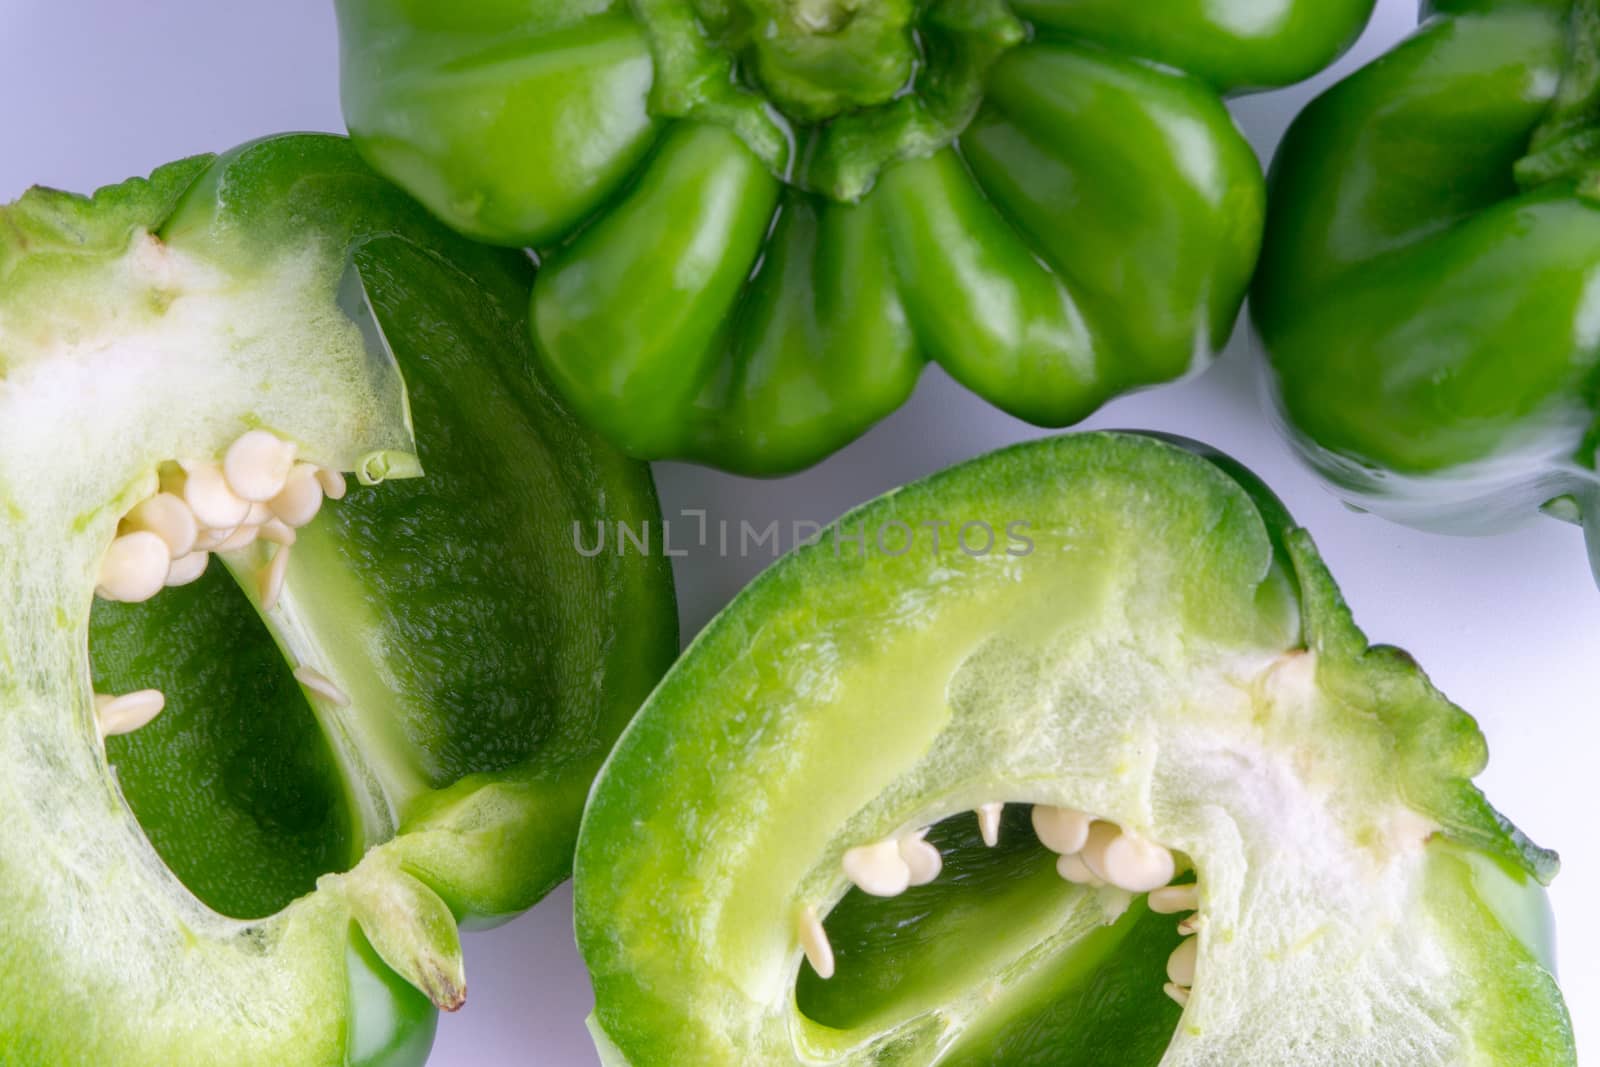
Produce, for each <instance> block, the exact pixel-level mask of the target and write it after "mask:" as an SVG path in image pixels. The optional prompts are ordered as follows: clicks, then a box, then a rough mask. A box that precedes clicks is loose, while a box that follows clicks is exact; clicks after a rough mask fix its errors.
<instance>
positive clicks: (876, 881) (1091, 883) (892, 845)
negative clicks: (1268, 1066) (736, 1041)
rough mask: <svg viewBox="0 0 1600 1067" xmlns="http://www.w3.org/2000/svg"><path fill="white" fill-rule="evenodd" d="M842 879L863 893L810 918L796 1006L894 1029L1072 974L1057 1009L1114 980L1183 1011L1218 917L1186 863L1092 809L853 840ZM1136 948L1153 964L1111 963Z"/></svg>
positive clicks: (841, 1025)
mask: <svg viewBox="0 0 1600 1067" xmlns="http://www.w3.org/2000/svg"><path fill="white" fill-rule="evenodd" d="M841 873H842V874H843V875H844V877H845V878H846V879H847V880H848V881H849V882H850V883H851V885H852V889H851V890H850V891H849V892H847V893H846V895H845V897H844V898H843V899H842V900H840V902H839V903H838V905H837V906H836V907H834V908H833V910H832V911H831V912H828V913H827V914H826V916H825V918H819V917H818V916H819V914H820V913H821V912H823V911H824V910H825V909H824V908H822V907H820V906H818V905H817V904H812V905H810V906H803V907H802V908H801V909H800V910H799V912H798V913H797V919H796V942H797V945H798V946H799V947H800V949H801V950H802V953H803V955H804V957H805V960H806V961H807V962H803V963H802V965H801V968H800V974H799V977H798V980H797V985H796V1005H797V1007H798V1009H799V1010H800V1011H801V1012H802V1014H804V1015H805V1016H806V1017H808V1018H810V1019H811V1020H813V1021H815V1022H819V1023H822V1024H824V1025H826V1026H829V1027H834V1028H837V1029H840V1030H847V1031H848V1030H851V1029H854V1028H857V1027H861V1028H866V1029H869V1030H870V1029H873V1028H890V1027H893V1026H894V1025H896V1024H898V1023H900V1022H910V1021H911V1020H914V1019H915V1018H916V1017H917V1016H918V1015H919V1014H920V1013H923V1012H926V1011H927V1010H929V1009H930V1008H936V1007H939V1006H941V1005H948V1004H950V1003H951V1002H952V1001H954V1000H958V999H960V998H961V997H962V996H963V995H971V994H972V992H973V991H974V990H977V989H981V988H984V987H988V986H991V985H992V984H993V983H995V982H999V983H1002V984H1007V983H1013V982H1014V983H1017V984H1018V985H1019V987H1026V988H1028V989H1036V988H1039V987H1041V985H1042V986H1049V985H1051V983H1052V982H1053V983H1055V984H1057V985H1060V984H1061V983H1062V982H1066V983H1067V986H1068V987H1072V988H1067V989H1066V991H1065V992H1064V993H1061V995H1060V996H1057V997H1056V1001H1057V1007H1059V1004H1060V1003H1066V1002H1070V1001H1072V998H1073V997H1074V996H1077V995H1080V994H1081V993H1082V990H1083V989H1087V988H1088V987H1089V986H1092V985H1093V984H1094V983H1096V982H1100V983H1104V982H1107V981H1120V982H1125V983H1131V984H1133V985H1135V986H1136V987H1137V988H1138V989H1140V990H1142V991H1143V992H1142V993H1141V996H1148V997H1151V998H1154V999H1155V1000H1157V1001H1159V1002H1161V1003H1165V1001H1166V998H1170V999H1171V1000H1172V1001H1174V1002H1176V1004H1177V1005H1179V1006H1180V1007H1181V1006H1183V1005H1185V1004H1187V1001H1188V998H1189V996H1190V992H1191V990H1192V988H1193V985H1194V982H1195V970H1196V961H1197V958H1198V947H1199V945H1198V935H1199V932H1200V929H1201V926H1202V922H1203V920H1202V912H1201V895H1200V887H1199V885H1198V884H1197V883H1196V882H1194V881H1193V880H1192V875H1191V873H1190V865H1189V863H1188V861H1187V859H1186V858H1185V857H1183V856H1182V855H1181V854H1175V853H1174V852H1172V851H1171V850H1169V849H1167V848H1165V847H1163V846H1162V845H1161V844H1160V843H1158V842H1155V841H1152V840H1149V839H1148V838H1146V837H1144V836H1142V835H1140V834H1139V833H1137V832H1134V831H1130V830H1129V829H1127V828H1124V827H1121V826H1119V825H1118V824H1117V823H1115V822H1114V821H1111V820H1108V819H1099V818H1096V817H1095V816H1094V815H1092V814H1090V813H1086V812H1079V811H1075V810H1071V809H1065V808H1052V807H1047V806H1043V805H1040V806H1031V807H1030V806H1029V805H1026V804H1009V805H1002V804H1000V803H999V802H994V803H989V804H984V805H981V806H980V807H979V808H978V809H977V810H976V811H975V812H973V813H970V814H963V815H956V816H952V817H951V818H949V819H946V820H943V821H942V822H940V823H938V824H936V825H934V826H932V827H928V828H919V829H916V830H914V831H912V832H910V833H905V834H901V835H897V836H895V837H891V838H887V839H884V840H879V841H868V842H863V843H862V844H860V845H858V846H855V847H853V848H850V849H848V850H846V852H845V854H844V856H843V857H842V859H841ZM1136 926H1137V927H1139V929H1140V931H1142V932H1138V933H1134V934H1132V935H1130V933H1129V932H1130V931H1131V930H1133V929H1134V927H1136ZM1124 942H1126V943H1128V944H1133V945H1136V946H1138V955H1139V957H1140V958H1139V959H1137V960H1133V959H1126V960H1122V961H1120V962H1112V961H1111V957H1114V956H1115V954H1116V951H1117V946H1118V945H1120V944H1122V943H1124ZM1047 943H1049V947H1047V948H1045V947H1042V946H1045V945H1046V944H1047ZM1152 946H1153V947H1152ZM1152 953H1153V954H1152ZM1029 957H1034V958H1035V960H1034V962H1033V963H1029V962H1026V960H1027V959H1028V958H1029ZM1102 957H1106V958H1105V959H1102ZM1040 960H1043V962H1040ZM1163 962H1164V963H1165V966H1163ZM1029 968H1035V969H1036V970H1037V971H1038V973H1036V974H1029V973H1026V972H1028V971H1029ZM1117 970H1120V971H1122V972H1127V973H1121V974H1110V975H1109V977H1108V972H1111V971H1117ZM1045 972H1050V974H1053V975H1054V977H1051V976H1050V974H1046V973H1045ZM1074 983H1076V985H1074ZM1075 989H1076V992H1074V990H1075ZM1163 994H1165V996H1164V997H1163ZM1083 995H1087V994H1083ZM1022 999H1023V1000H1027V1001H1029V1003H1033V1001H1034V999H1036V998H1033V997H1031V996H1025V997H1023V998H1022ZM1034 1006H1035V1007H1037V1008H1038V1010H1040V1011H1041V1012H1048V1011H1051V1010H1056V1009H1052V1008H1051V1007H1050V1006H1048V1005H1046V1004H1044V1003H1042V1002H1041V1003H1039V1004H1035V1005H1034ZM958 1010H960V1009H958ZM1167 1010H1168V1011H1174V1012H1175V1009H1173V1008H1172V1007H1171V1006H1170V1005H1169V1007H1168V1009H1167ZM1174 1021H1175V1019H1174Z"/></svg>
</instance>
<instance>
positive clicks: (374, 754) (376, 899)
mask: <svg viewBox="0 0 1600 1067" xmlns="http://www.w3.org/2000/svg"><path fill="white" fill-rule="evenodd" d="M531 274H532V267H531V265H530V264H529V263H528V262H527V259H526V257H525V256H523V255H521V254H520V253H515V252H506V251H503V250H496V249H488V248H485V247H483V246H480V245H475V244H473V243H471V242H469V241H466V240H464V239H462V238H460V237H459V236H457V235H456V234H454V233H452V232H451V231H449V230H448V229H446V228H445V227H443V226H441V225H439V224H438V223H436V222H435V221H434V220H432V219H431V218H429V217H428V216H427V215H426V213H424V212H423V211H422V210H421V209H420V208H419V207H417V206H416V205H415V203H414V202H413V201H411V200H410V198H409V197H407V196H405V195H404V194H403V193H402V192H401V191H400V190H398V189H396V188H394V187H393V186H392V185H390V184H389V183H388V182H386V181H384V180H383V179H382V178H381V177H379V176H378V175H377V174H375V173H373V172H372V171H371V170H370V168H368V167H367V166H366V165H365V164H364V163H363V162H361V160H360V159H359V158H358V157H357V155H356V153H355V152H354V150H353V149H352V148H351V146H350V144H349V142H348V141H347V140H345V139H343V138H336V137H327V136H288V137H278V138H271V139H267V140H264V141H259V142H255V143H252V144H249V145H246V146H244V147H242V148H239V149H236V150H234V151H232V152H230V153H227V154H225V155H222V156H219V157H214V158H212V157H205V158H197V159H193V160H186V161H182V162H179V163H175V164H171V165H169V166H167V167H164V168H162V169H160V170H158V171H157V172H156V173H155V174H154V175H152V176H151V177H150V178H149V179H148V180H142V179H136V180H133V181H130V182H127V183H125V184H123V185H120V186H115V187H110V188H107V189H103V190H101V191H100V192H99V193H97V194H96V195H95V196H94V197H93V198H92V199H90V198H85V197H78V196H74V195H71V194H67V193H60V192H56V191H53V190H43V189H40V190H34V191H32V192H30V193H28V194H27V195H26V196H24V198H23V199H22V200H20V201H18V202H17V203H16V204H12V205H8V206H6V207H4V208H0V378H3V381H4V386H3V388H0V588H3V589H4V595H3V596H0V664H4V665H5V666H4V668H3V669H0V754H3V756H4V759H3V760H0V944H3V945H4V946H5V948H4V951H3V952H0V992H3V996H0V1061H3V1062H4V1063H6V1064H7V1065H13V1064H14V1065H17V1067H46V1065H50V1067H54V1065H59V1064H118V1065H126V1067H143V1065H151V1067H156V1065H160V1067H168V1065H172V1064H184V1065H194V1067H212V1065H221V1067H247V1065H257V1064H259V1065H263V1067H266V1065H270V1067H286V1065H288V1067H297V1065H350V1067H405V1065H419V1064H421V1063H422V1062H423V1061H424V1060H425V1059H426V1057H427V1054H428V1050H429V1047H430V1045H431V1043H432V1037H433V1032H434V1026H435V1021H436V1018H437V1008H438V1007H442V1008H445V1009H454V1008H456V1007H458V1006H459V1005H460V1004H461V1002H462V1000H463V998H464V997H465V993H466V989H465V984H464V983H465V976H464V972H463V969H462V962H461V955H460V946H459V940H458V934H457V930H458V928H471V927H479V926H487V925H492V924H494V923H497V922H500V921H503V920H505V919H508V918H510V917H512V916H514V915H515V914H517V913H518V912H520V911H522V910H523V909H525V908H527V907H529V906H530V905H532V904H533V903H534V902H535V901H537V900H538V899H539V898H540V897H541V896H543V895H544V894H545V893H546V892H548V891H549V889H550V888H551V887H553V886H554V885H555V884H557V883H558V882H559V881H561V880H562V879H563V878H565V877H566V875H567V874H568V873H569V871H570V867H571V856H572V849H573V846H574V842H575V838H576V833H577V825H578V819H579V815H580V812H581V809H582V806H583V802H584V798H585V796H586V794H587V790H588V786H589V783H590V780H591V778H592V776H593V774H594V773H595V770H596V769H597V768H598V766H599V764H600V762H601V761H602V759H603V758H604V756H605V753H606V751H607V750H608V748H609V746H610V744H611V742H612V740H613V739H614V738H615V736H616V735H617V733H618V732H619V731H620V730H621V728H622V725H623V724H624V723H625V722H626V720H627V718H628V717H629V715H631V713H632V712H633V710H634V709H635V708H636V707H637V704H638V702H639V701H640V700H641V699H642V698H643V697H644V695H645V694H646V693H648V691H649V690H650V688H651V687H652V685H653V684H654V682H655V681H656V679H657V677H658V676H659V675H660V673H661V672H662V671H663V670H664V669H665V667H666V665H667V664H668V663H669V662H670V661H671V659H672V658H673V656H674V655H675V653H676V650H677V638H676V614H675V611H674V608H673V597H672V590H671V580H670V573H669V571H668V570H667V567H666V565H665V561H664V560H660V559H647V558H645V557H642V556H638V555H632V556H628V557H621V556H616V555H611V556H598V557H593V558H587V557H583V556H581V555H579V554H578V553H577V552H575V551H574V550H573V548H572V533H571V528H572V524H573V523H575V522H583V523H590V522H597V521H607V522H609V521H625V522H628V523H630V524H634V525H637V524H638V523H640V522H642V521H644V520H646V519H649V518H652V517H653V516H655V515H656V514H657V504H656V499H655V493H654V488H653V486H652V484H651V480H650V476H649V472H648V470H647V468H645V466H644V465H643V464H639V463H637V462H635V461H632V460H629V459H627V458H626V457H623V456H622V455H621V454H620V453H618V452H617V451H616V450H614V449H613V448H611V447H610V446H609V445H607V444H606V443H605V442H604V441H602V440H601V439H599V438H598V437H597V436H596V435H594V434H593V433H592V432H590V431H588V430H586V429H584V428H583V427H582V426H581V425H580V424H579V423H577V422H576V421H575V420H574V419H573V417H572V416H571V415H570V414H569V413H568V412H567V411H566V410H565V409H564V408H562V407H561V406H560V405H559V404H558V403H557V402H556V401H555V400H554V398H553V396H552V395H551V393H550V391H549V390H548V388H547V387H546V386H545V385H544V384H543V383H542V381H541V380H540V379H539V378H538V377H537V376H536V375H535V374H534V372H533V365H532V360H531V356H530V353H529V350H528V349H529V344H528V340H527V332H526V326H525V317H526V308H527V293H528V287H529V285H530V284H531ZM254 427H264V428H267V429H269V430H271V431H272V432H274V433H276V434H277V435H279V436H280V437H283V438H285V439H287V440H291V441H294V442H295V443H296V444H297V445H298V448H299V454H300V455H301V456H302V457H303V458H306V459H308V460H311V461H313V462H316V463H319V464H321V465H323V466H327V467H331V468H333V469H338V470H345V471H353V472H355V474H356V476H355V477H352V478H351V485H350V488H349V492H348V494H347V495H346V496H344V497H343V499H340V500H338V501H333V500H330V501H328V502H327V503H325V504H324V505H323V507H322V510H321V511H320V513H319V514H318V515H317V517H316V518H315V520H314V521H312V522H311V523H310V524H309V525H305V526H303V527H301V528H300V529H299V531H298V535H297V536H296V538H295V539H294V542H293V547H292V555H291V556H290V558H289V562H288V567H287V578H286V580H285V582H284V585H283V590H282V593H281V595H280V596H279V597H278V599H277V602H276V604H275V605H274V606H272V607H270V608H267V607H265V606H264V605H263V602H262V592H261V590H262V583H261V574H262V566H263V563H264V561H265V560H266V558H267V553H269V552H272V551H274V549H273V548H271V547H270V546H266V545H264V544H263V543H261V542H257V543H256V544H254V545H251V546H249V547H246V548H244V549H241V550H238V551H234V552H230V553H226V554H218V555H216V556H213V557H212V558H211V560H210V566H209V568H208V570H207V572H206V573H205V575H204V576H203V577H202V578H201V579H200V580H199V581H197V582H195V583H193V584H191V585H186V586H182V587H179V588H172V589H167V590H164V591H163V592H161V593H159V594H158V595H157V596H156V597H155V598H153V599H151V600H148V601H145V602H142V603H112V602H108V601H105V600H103V599H100V598H97V597H96V596H95V595H94V592H93V591H94V588H95V583H96V575H97V573H98V570H97V568H98V560H99V559H100V557H101V555H102V553H103V552H104V550H105V546H106V544H107V543H108V542H109V541H110V538H111V535H112V532H113V531H114V530H115V529H116V528H117V522H118V518H119V516H120V515H121V514H122V513H124V512H125V511H126V510H127V507H128V506H129V504H130V503H131V501H134V500H138V499H141V498H142V497H143V496H144V495H146V494H147V493H149V492H150V491H152V487H153V485H154V478H155V472H156V469H157V465H158V464H160V463H161V462H163V461H165V460H168V459H173V458H180V459H196V458H199V459H204V458H206V457H208V456H214V455H218V454H220V450H221V449H223V448H224V447H225V446H226V445H227V443H228V442H229V441H231V440H233V439H234V438H236V437H237V436H238V435H239V434H240V432H241V431H242V430H244V429H246V428H254ZM358 479H359V481H360V482H361V483H363V484H359V485H357V484H355V482H356V481H357V480H358ZM276 551H282V549H276ZM301 664H305V665H310V666H313V667H315V669H317V670H318V671H319V672H320V673H321V674H322V675H324V676H325V677H327V678H329V679H331V680H332V682H333V683H334V685H336V686H337V687H338V689H339V690H342V693H343V696H344V698H345V699H342V700H334V699H331V698H329V697H326V696H322V695H319V693H318V692H317V691H316V690H315V689H312V688H308V687H303V686H302V685H301V684H299V683H298V682H297V680H296V677H295V676H293V675H291V673H290V672H291V668H292V667H295V666H297V665H301ZM142 688H158V689H160V690H161V691H162V692H163V693H164V694H165V696H166V707H165V709H164V710H163V711H162V713H161V714H160V716H159V717H157V718H156V719H155V721H154V722H152V723H150V724H149V725H147V726H145V727H143V728H142V729H140V730H138V731H137V732H135V733H132V734H129V735H126V736H112V737H108V738H105V739H104V740H103V741H102V738H101V736H100V733H99V732H98V731H97V729H96V725H95V715H94V712H93V710H92V702H91V699H90V697H91V692H103V693H121V692H128V691H131V690H136V689H142ZM436 1006H437V1007H436Z"/></svg>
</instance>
